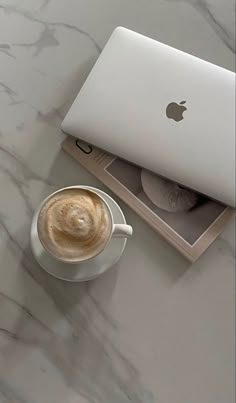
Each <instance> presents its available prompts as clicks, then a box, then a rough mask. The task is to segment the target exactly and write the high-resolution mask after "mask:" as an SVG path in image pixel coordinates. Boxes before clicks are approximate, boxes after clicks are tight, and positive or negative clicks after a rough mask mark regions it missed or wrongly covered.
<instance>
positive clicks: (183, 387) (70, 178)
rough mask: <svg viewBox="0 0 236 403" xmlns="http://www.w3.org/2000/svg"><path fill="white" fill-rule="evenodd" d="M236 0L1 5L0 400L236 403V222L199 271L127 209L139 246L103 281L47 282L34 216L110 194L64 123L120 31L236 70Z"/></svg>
mask: <svg viewBox="0 0 236 403" xmlns="http://www.w3.org/2000/svg"><path fill="white" fill-rule="evenodd" d="M234 8H235V4H234V0H225V1H221V0H189V1H187V0H186V1H184V0H183V1H180V0H155V1H154V0H66V1H65V0H64V1H63V0H21V1H19V0H18V1H17V0H0V402H1V403H10V402H11V403H13V402H14V403H16V402H17V403H29V402H30V403H128V402H133V403H154V402H161V403H199V402H200V403H234V401H235V395H234V379H235V373H234V372H235V361H234V356H235V354H234V352H235V351H234V350H235V344H234V336H235V333H234V330H235V321H234V315H235V248H234V242H235V233H234V223H233V222H232V223H231V224H229V225H228V226H227V228H226V229H225V231H224V233H223V234H222V235H221V236H220V237H219V238H218V239H217V240H216V242H214V244H213V245H212V246H211V247H210V248H209V249H208V251H207V252H206V253H205V254H204V255H203V256H202V257H201V258H200V259H199V260H198V262H197V263H195V264H194V265H190V264H189V263H187V262H186V261H185V260H184V258H182V257H181V256H180V255H179V254H178V252H176V251H175V250H174V249H173V248H172V247H171V246H169V245H168V244H167V243H166V242H165V241H164V240H163V239H162V238H161V237H160V236H158V235H157V234H156V233H154V232H153V231H152V230H151V229H150V228H149V227H148V226H147V225H145V224H144V223H143V222H142V221H141V219H139V218H138V217H137V216H136V215H135V214H134V213H133V212H132V211H131V210H129V209H128V208H127V207H126V206H125V205H124V204H123V203H121V206H122V208H123V209H124V212H125V214H126V216H127V220H128V221H129V222H130V223H131V224H132V225H133V227H134V237H133V239H132V240H130V242H129V244H128V247H127V249H126V251H125V253H124V255H123V257H122V259H121V261H120V262H119V264H117V266H116V267H114V268H112V269H111V270H109V271H108V272H107V273H106V274H104V275H103V276H101V277H99V278H98V279H97V280H95V281H91V282H88V283H81V284H67V283H64V282H62V281H59V280H58V281H57V280H56V279H54V278H52V277H49V276H48V275H47V274H46V273H45V272H43V270H42V269H40V267H39V266H38V264H37V263H36V262H35V260H34V258H33V256H32V254H31V251H30V246H29V230H30V224H31V220H32V216H33V213H34V210H35V209H36V207H37V206H38V204H39V202H40V201H41V200H42V199H43V198H44V197H45V196H46V195H48V194H49V193H51V192H52V191H54V190H56V189H58V188H60V187H64V186H67V185H72V184H89V185H92V186H99V187H101V188H104V187H102V186H101V185H100V184H99V183H98V182H97V180H96V179H95V178H94V177H92V176H91V175H89V174H88V173H86V172H85V171H84V170H83V169H82V168H81V167H79V166H78V164H76V163H75V162H74V161H73V160H72V159H71V158H70V157H69V156H67V155H65V154H64V153H63V152H62V151H61V149H60V143H61V141H62V139H63V137H64V135H63V134H62V133H61V130H60V124H61V121H62V119H63V117H64V116H65V114H66V112H67V110H68V108H69V106H70V105H71V103H72V101H73V99H74V98H75V96H76V94H77V92H78V91H79V89H80V87H81V85H82V83H83V82H84V80H85V78H86V76H87V74H88V72H89V71H90V69H91V68H92V66H93V64H94V62H95V60H96V58H97V57H98V55H99V53H100V52H101V50H102V48H103V47H104V45H105V43H106V41H107V39H108V38H109V36H110V34H111V32H112V30H113V29H114V28H115V27H116V26H118V25H122V26H125V27H127V28H130V29H133V30H136V31H138V32H140V33H143V34H145V35H147V36H150V37H152V38H156V39H158V40H159V41H162V42H164V43H167V44H169V45H171V46H174V47H177V48H179V49H181V50H184V51H186V52H189V53H191V54H194V55H197V56H199V57H201V58H203V59H205V60H208V61H210V62H213V63H215V64H218V65H221V66H224V67H226V68H228V69H231V70H234V69H235V31H234V26H235V17H234V16H235V10H234Z"/></svg>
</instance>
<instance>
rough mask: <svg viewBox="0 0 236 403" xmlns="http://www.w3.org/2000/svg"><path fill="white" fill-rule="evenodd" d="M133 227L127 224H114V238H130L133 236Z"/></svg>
mask: <svg viewBox="0 0 236 403" xmlns="http://www.w3.org/2000/svg"><path fill="white" fill-rule="evenodd" d="M132 234H133V228H132V227H131V226H130V225H126V224H114V225H113V232H112V236H113V237H114V238H128V237H130V236H132Z"/></svg>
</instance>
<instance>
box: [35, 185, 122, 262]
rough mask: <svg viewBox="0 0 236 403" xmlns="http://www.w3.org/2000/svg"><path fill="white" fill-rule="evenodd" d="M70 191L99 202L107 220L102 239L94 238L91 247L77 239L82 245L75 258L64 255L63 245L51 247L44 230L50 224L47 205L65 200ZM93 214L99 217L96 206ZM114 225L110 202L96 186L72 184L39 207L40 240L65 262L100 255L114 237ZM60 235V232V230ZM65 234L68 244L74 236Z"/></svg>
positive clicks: (79, 244) (48, 249)
mask: <svg viewBox="0 0 236 403" xmlns="http://www.w3.org/2000/svg"><path fill="white" fill-rule="evenodd" d="M70 192H71V197H72V199H73V194H74V195H76V196H77V198H79V197H82V196H83V197H84V196H85V195H87V196H88V198H89V199H91V200H92V201H96V202H97V203H98V205H99V206H100V207H102V210H103V215H104V217H105V220H106V222H105V226H104V230H105V232H104V233H103V237H102V239H99V238H97V239H96V240H95V238H92V239H91V240H90V241H88V243H89V242H90V243H89V245H90V247H89V248H88V246H86V242H85V243H84V242H81V243H80V242H79V241H77V242H78V246H79V247H80V253H78V255H77V256H76V257H75V256H73V258H68V256H63V247H62V246H61V248H60V245H59V244H58V246H57V251H56V250H55V248H54V249H53V248H52V247H50V246H51V241H50V240H49V239H48V238H47V237H46V232H45V231H44V229H45V226H46V228H47V227H48V225H49V222H48V221H47V216H46V212H47V207H49V206H50V205H51V204H53V203H54V202H56V201H58V200H61V201H63V196H65V198H66V195H68V194H69V193H70ZM60 211H61V210H59V211H58V214H59V212H60ZM92 214H93V215H94V217H93V218H94V220H95V221H96V219H97V217H96V214H98V213H97V212H96V208H95V209H94V211H92ZM74 216H75V214H74ZM55 218H57V217H55ZM74 218H75V217H74ZM59 220H60V217H58V221H59ZM103 221H104V220H103ZM103 225H104V222H103ZM114 227H115V226H114V222H113V215H112V212H111V209H110V207H109V205H108V203H107V202H106V200H104V199H103V197H102V196H100V195H99V194H98V193H96V189H95V190H94V188H93V190H92V189H90V188H89V187H84V186H70V187H66V188H63V189H60V190H58V191H56V192H54V193H52V194H51V195H49V196H48V197H47V198H46V199H44V200H43V202H42V203H41V205H40V206H39V209H38V219H37V232H38V237H39V240H40V242H41V244H42V246H43V247H44V249H45V250H46V251H47V252H48V253H49V254H50V255H51V256H52V257H53V258H55V259H56V260H58V261H61V262H64V263H70V264H72V265H73V264H78V263H82V262H85V261H88V260H90V259H92V258H94V257H96V256H98V255H99V254H100V253H101V252H102V251H103V250H104V249H105V248H106V246H107V244H108V243H109V241H110V239H111V238H112V235H113V233H114ZM125 227H129V226H125ZM56 231H57V230H56ZM121 232H122V231H121ZM58 235H60V234H59V232H58ZM63 236H65V237H66V238H67V242H68V244H69V242H70V241H71V242H72V239H73V237H72V236H71V235H70V234H66V235H63ZM121 236H123V237H124V236H125V234H123V235H122V234H121ZM127 236H128V235H127ZM73 242H74V240H73ZM92 242H95V243H94V245H92ZM83 248H84V250H85V253H81V250H83ZM86 251H87V252H86ZM57 252H58V253H57ZM65 255H66V254H65Z"/></svg>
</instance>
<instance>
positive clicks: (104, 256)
mask: <svg viewBox="0 0 236 403" xmlns="http://www.w3.org/2000/svg"><path fill="white" fill-rule="evenodd" d="M88 188H89V189H92V190H94V191H96V192H97V193H99V194H101V196H102V197H104V199H105V200H106V201H107V203H108V204H109V206H110V208H111V210H112V214H113V217H114V222H115V223H116V224H126V220H125V217H124V214H123V212H122V210H121V209H120V207H119V206H118V204H117V203H116V202H115V201H114V200H113V199H112V198H111V197H110V196H108V195H107V194H106V193H104V192H103V191H101V190H99V189H94V188H92V187H90V186H88ZM38 213H39V210H38V211H36V213H35V215H34V217H33V221H32V225H31V231H30V240H31V247H32V251H33V254H34V256H35V259H36V260H37V262H38V263H39V264H40V266H41V267H42V268H43V269H44V270H46V272H48V273H49V274H51V275H52V276H54V277H57V278H59V279H61V280H65V281H74V282H76V281H87V280H92V279H94V278H95V277H97V276H99V275H100V274H102V273H104V272H105V271H106V270H108V269H109V268H110V267H111V266H113V265H114V264H115V263H117V262H118V260H119V259H120V257H121V256H122V254H123V252H124V249H125V246H126V241H127V240H126V238H112V239H111V240H110V242H109V243H108V245H107V247H106V248H105V250H104V251H103V252H102V253H100V255H98V256H96V257H94V258H93V259H90V260H88V261H87V262H84V263H80V264H68V263H63V262H60V261H58V260H56V259H54V258H53V257H52V256H51V255H50V254H49V253H48V252H46V250H45V249H44V248H43V246H42V244H41V242H40V240H39V238H38V233H37V219H38Z"/></svg>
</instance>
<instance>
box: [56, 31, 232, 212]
mask: <svg viewBox="0 0 236 403" xmlns="http://www.w3.org/2000/svg"><path fill="white" fill-rule="evenodd" d="M62 129H63V130H64V131H65V132H67V133H69V134H71V135H73V136H75V137H78V138H80V139H82V140H85V141H87V142H89V143H91V144H94V145H96V146H98V147H100V148H102V149H104V150H106V151H108V152H110V153H112V154H116V155H118V156H120V157H121V158H124V159H127V160H129V161H131V162H133V163H134V164H137V165H140V166H142V167H144V168H146V169H149V170H150V171H153V172H155V173H157V174H159V175H161V176H163V177H166V178H168V179H171V180H173V181H175V182H178V183H180V184H182V185H183V186H186V187H188V188H192V189H194V190H196V191H197V192H201V193H203V194H206V195H208V196H210V197H212V198H213V199H217V200H219V201H221V202H223V203H226V204H228V205H231V206H234V207H235V205H236V201H235V74H234V73H233V72H231V71H228V70H225V69H223V68H221V67H218V66H215V65H213V64H211V63H208V62H206V61H203V60H201V59H198V58H196V57H194V56H191V55H189V54H186V53H184V52H181V51H179V50H177V49H174V48H171V47H169V46H167V45H164V44H162V43H159V42H157V41H155V40H152V39H150V38H147V37H145V36H142V35H140V34H137V33H135V32H132V31H130V30H128V29H125V28H121V27H119V28H116V29H115V31H114V32H113V34H112V36H111V37H110V39H109V41H108V43H107V44H106V46H105V48H104V50H103V52H102V54H101V55H100V57H99V58H98V60H97V62H96V64H95V66H94V68H93V70H92V71H91V73H90V75H89V76H88V78H87V80H86V82H85V84H84V85H83V87H82V89H81V91H80V92H79V94H78V96H77V98H76V99H75V101H74V103H73V105H72V107H71V109H70V110H69V112H68V114H67V116H66V117H65V119H64V121H63V123H62Z"/></svg>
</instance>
